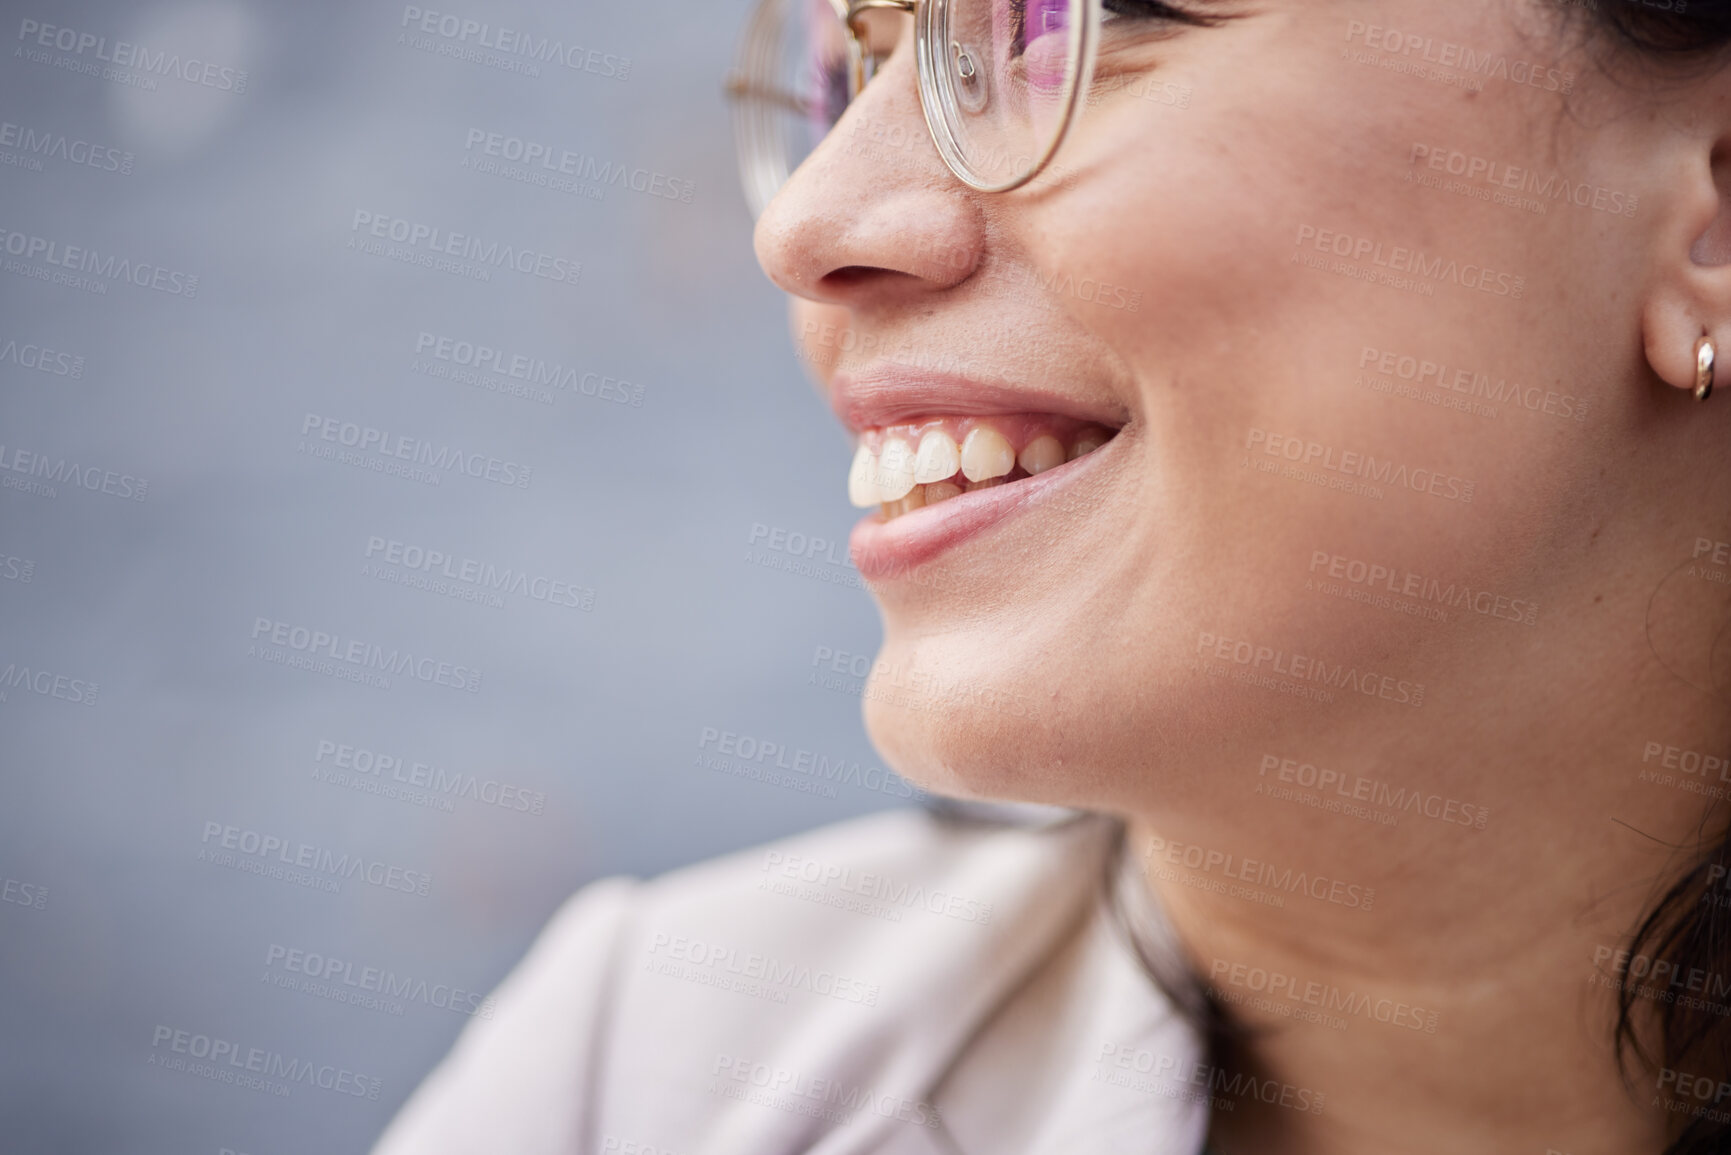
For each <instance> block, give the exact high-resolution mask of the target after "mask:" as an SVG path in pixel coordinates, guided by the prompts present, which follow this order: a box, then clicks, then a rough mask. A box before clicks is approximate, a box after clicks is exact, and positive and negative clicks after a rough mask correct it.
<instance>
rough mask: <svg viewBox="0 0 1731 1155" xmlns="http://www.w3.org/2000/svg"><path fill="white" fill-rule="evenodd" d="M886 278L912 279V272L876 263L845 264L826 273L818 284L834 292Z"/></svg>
mask: <svg viewBox="0 0 1731 1155" xmlns="http://www.w3.org/2000/svg"><path fill="white" fill-rule="evenodd" d="M885 278H890V279H901V278H908V279H912V274H911V273H903V272H899V271H897V270H895V269H882V268H878V267H876V266H875V265H844V266H843V267H842V268H839V269H832V270H831V271H830V272H828V273H826V274H824V276H823V279H822V280H820V281H819V282H818V284H820V285H821V286H822V287H823V288H825V289H828V290H831V291H834V292H843V291H846V290H848V289H851V288H854V287H856V286H859V285H864V284H867V283H869V282H871V281H882V280H884V279H885Z"/></svg>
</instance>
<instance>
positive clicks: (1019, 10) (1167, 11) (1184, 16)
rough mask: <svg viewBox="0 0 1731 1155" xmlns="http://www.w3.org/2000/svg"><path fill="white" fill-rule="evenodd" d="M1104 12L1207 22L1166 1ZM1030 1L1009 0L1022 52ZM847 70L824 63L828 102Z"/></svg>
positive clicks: (1137, 2) (1132, 0)
mask: <svg viewBox="0 0 1731 1155" xmlns="http://www.w3.org/2000/svg"><path fill="white" fill-rule="evenodd" d="M1100 6H1101V8H1103V9H1104V10H1105V12H1106V13H1107V14H1108V15H1111V16H1121V17H1125V18H1127V19H1131V20H1150V21H1153V20H1164V21H1167V22H1168V23H1172V24H1203V23H1206V22H1207V19H1206V18H1205V17H1203V16H1199V15H1197V14H1196V13H1194V12H1191V11H1189V10H1188V9H1184V8H1180V7H1178V6H1177V5H1176V4H1172V3H1169V2H1167V0H1101V4H1100ZM1027 12H1028V0H1010V23H1011V27H1012V30H1013V33H1014V43H1015V45H1016V47H1017V49H1018V50H1019V49H1020V48H1021V47H1022V38H1023V34H1024V33H1025V32H1026V24H1025V22H1026V20H1027ZM846 77H847V72H846V68H845V66H844V65H843V64H841V63H840V62H839V61H825V62H824V65H823V73H822V78H821V80H820V81H819V84H820V91H822V92H823V93H824V94H825V97H826V98H827V100H828V101H829V102H835V101H836V100H837V94H838V93H845V92H846V87H847V79H846ZM839 103H840V104H846V100H845V99H842V100H840V101H839ZM831 112H832V114H831V115H829V116H828V119H829V120H830V121H831V122H832V123H833V122H834V121H835V120H836V119H837V117H838V116H839V112H840V110H839V108H836V109H832V110H831Z"/></svg>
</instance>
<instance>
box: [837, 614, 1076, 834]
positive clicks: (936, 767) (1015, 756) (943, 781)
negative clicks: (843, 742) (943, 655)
mask: <svg viewBox="0 0 1731 1155" xmlns="http://www.w3.org/2000/svg"><path fill="white" fill-rule="evenodd" d="M931 656H932V655H931V646H930V644H929V643H928V644H927V645H925V646H922V647H920V650H919V659H920V660H918V661H915V660H913V659H912V658H911V657H910V656H909V653H908V651H907V650H906V649H903V648H901V647H896V646H894V645H890V644H886V645H885V647H884V650H883V653H882V654H881V655H880V656H879V659H878V661H877V663H876V664H875V665H874V666H873V668H872V674H871V677H870V679H869V680H868V681H867V683H866V690H865V703H864V716H865V726H866V732H867V734H868V735H869V736H870V738H871V741H872V744H873V745H874V746H875V747H876V748H877V751H878V753H879V754H881V755H882V756H883V758H884V760H885V762H886V763H887V764H888V765H889V766H890V767H891V768H892V769H894V770H895V771H896V772H897V773H898V774H900V775H901V776H902V777H903V778H906V779H907V780H908V781H909V782H912V783H914V784H915V785H917V786H920V787H922V788H924V789H926V790H929V791H931V792H932V793H934V794H944V795H948V796H950V797H955V798H969V799H990V800H995V801H1006V802H1038V803H1045V804H1048V805H1056V806H1083V805H1086V804H1087V798H1086V795H1087V794H1088V793H1089V791H1087V790H1086V788H1085V783H1083V782H1080V781H1078V780H1077V779H1076V776H1075V770H1076V769H1077V768H1078V767H1080V766H1081V765H1082V764H1083V756H1084V755H1085V754H1086V751H1083V750H1080V749H1078V748H1076V747H1075V746H1074V745H1073V743H1072V742H1070V741H1067V740H1066V739H1065V735H1075V734H1080V733H1087V732H1088V731H1087V729H1086V728H1085V727H1079V726H1078V725H1076V724H1073V720H1067V719H1064V718H1062V717H1060V716H1059V715H1058V714H1057V713H1056V710H1057V708H1058V706H1059V702H1058V700H1057V696H1056V695H1052V694H1049V693H1048V692H1047V691H1045V690H1044V689H1041V688H1039V683H1037V682H1031V681H1030V680H1029V679H1027V678H1025V677H1018V676H1015V674H1014V672H1013V671H1012V670H1010V669H1007V668H1006V667H1005V665H1004V664H1003V663H1002V662H999V663H995V664H994V665H995V668H994V665H985V664H983V663H981V664H973V663H948V662H946V663H944V664H943V665H941V666H939V665H935V664H933V663H931V662H930V657H931ZM1000 657H1001V655H1000ZM976 670H981V671H987V672H985V673H983V674H980V675H976V673H975V671H976ZM952 671H953V672H952Z"/></svg>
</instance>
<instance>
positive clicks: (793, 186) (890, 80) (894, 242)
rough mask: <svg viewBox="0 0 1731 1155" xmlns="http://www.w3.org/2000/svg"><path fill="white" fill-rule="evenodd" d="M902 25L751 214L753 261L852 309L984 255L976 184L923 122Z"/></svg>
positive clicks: (947, 284)
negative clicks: (857, 89) (866, 78)
mask: <svg viewBox="0 0 1731 1155" xmlns="http://www.w3.org/2000/svg"><path fill="white" fill-rule="evenodd" d="M904 25H905V27H904V28H903V29H902V35H901V38H900V41H899V43H898V44H897V46H896V50H895V52H894V54H893V55H892V56H891V57H890V58H889V60H888V61H886V62H885V63H884V64H883V66H882V67H881V68H880V69H879V71H878V73H877V75H876V76H874V77H873V78H872V80H871V82H870V83H869V84H867V85H866V86H865V88H864V89H863V90H862V91H861V93H860V94H859V96H858V98H856V99H855V100H854V101H853V103H851V104H850V105H849V106H848V108H847V111H846V112H845V113H843V115H842V117H841V119H840V120H839V121H838V122H837V123H836V125H835V127H834V128H833V129H831V130H830V132H829V134H828V135H827V136H825V137H824V138H823V140H822V141H820V142H819V144H818V146H817V148H816V149H814V150H813V151H812V153H811V154H810V155H809V156H807V157H806V159H805V162H804V163H803V164H801V165H800V166H799V168H798V169H796V170H795V171H794V173H793V175H792V176H791V177H790V178H789V179H788V182H787V183H786V184H785V185H783V186H782V188H781V190H780V191H779V192H778V193H777V194H776V196H775V198H774V199H773V200H771V201H770V203H769V206H768V207H767V208H766V209H765V210H764V213H763V215H762V216H761V217H760V218H758V222H757V231H756V234H755V237H754V242H755V245H756V249H757V260H758V264H759V265H761V266H762V267H763V271H764V273H765V274H767V275H768V277H769V279H770V280H772V281H774V282H775V283H776V284H777V285H779V286H780V287H781V288H782V289H783V290H785V291H786V292H788V293H791V294H794V295H795V296H799V297H803V298H806V299H807V300H810V301H815V302H819V303H821V304H826V305H841V306H847V307H850V308H856V309H863V308H871V307H873V306H881V305H884V304H888V303H891V302H893V301H895V300H909V299H917V298H919V297H921V296H924V295H929V294H932V293H938V292H942V291H944V290H946V289H950V288H954V287H955V286H956V285H959V284H960V283H962V282H963V281H965V280H967V278H968V277H969V276H971V275H972V274H973V272H974V270H975V269H976V268H978V267H979V264H980V261H981V259H982V258H983V256H984V246H985V235H986V227H985V219H984V215H983V213H982V212H981V209H980V204H979V199H978V197H979V194H977V193H975V192H974V191H973V190H972V189H970V188H968V187H967V186H966V185H964V184H963V183H962V182H961V181H959V180H957V179H956V177H955V176H954V174H952V173H951V172H950V170H949V167H948V166H947V165H945V164H944V162H943V159H942V158H941V157H940V156H939V155H938V151H937V149H936V147H934V146H933V144H932V142H931V138H930V137H929V135H928V134H927V131H926V125H925V121H924V119H923V117H922V115H921V112H920V103H919V88H918V85H919V81H918V77H917V73H916V69H915V65H914V44H913V39H914V31H913V20H912V19H911V18H910V19H907V20H905V21H904ZM890 141H894V142H896V143H895V144H890V143H888V142H890ZM904 145H905V147H901V146H904Z"/></svg>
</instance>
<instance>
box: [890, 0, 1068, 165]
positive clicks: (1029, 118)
mask: <svg viewBox="0 0 1731 1155" xmlns="http://www.w3.org/2000/svg"><path fill="white" fill-rule="evenodd" d="M1087 12H1088V6H1087V4H1086V3H1085V2H1084V0H929V3H928V4H927V5H926V12H925V17H924V19H925V27H924V29H923V30H922V31H924V33H925V40H924V44H923V49H922V52H921V56H920V73H921V76H920V80H921V83H922V84H923V85H924V86H925V87H926V95H927V103H928V113H929V115H931V116H932V117H934V118H935V119H936V120H938V121H939V123H940V126H941V128H942V130H943V131H941V132H939V133H938V134H937V136H938V138H939V147H940V148H944V150H945V153H946V155H945V159H946V160H948V161H949V162H950V165H951V167H952V168H954V169H955V170H956V171H957V173H958V174H959V175H961V176H962V178H963V179H964V180H966V181H968V183H970V184H972V185H974V186H975V187H977V188H985V189H996V188H1010V187H1014V186H1015V185H1017V184H1020V183H1022V182H1023V181H1025V180H1026V179H1027V178H1028V174H1029V173H1031V172H1033V171H1034V169H1036V168H1037V167H1039V165H1040V163H1041V162H1042V161H1044V160H1045V158H1046V157H1047V156H1048V155H1049V154H1050V153H1051V152H1052V151H1053V150H1054V149H1055V148H1056V147H1057V145H1058V142H1059V140H1060V139H1061V138H1062V136H1063V134H1064V131H1065V128H1066V126H1067V124H1068V122H1069V119H1070V117H1069V110H1070V107H1071V104H1072V100H1073V96H1074V92H1075V89H1076V87H1077V85H1078V84H1079V83H1080V77H1079V76H1078V73H1079V72H1080V70H1081V63H1082V60H1083V58H1084V56H1085V53H1084V51H1083V49H1084V48H1085V47H1086V44H1087V37H1088V36H1089V35H1090V29H1089V28H1088V27H1087V15H1086V14H1087ZM945 138H947V139H945Z"/></svg>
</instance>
